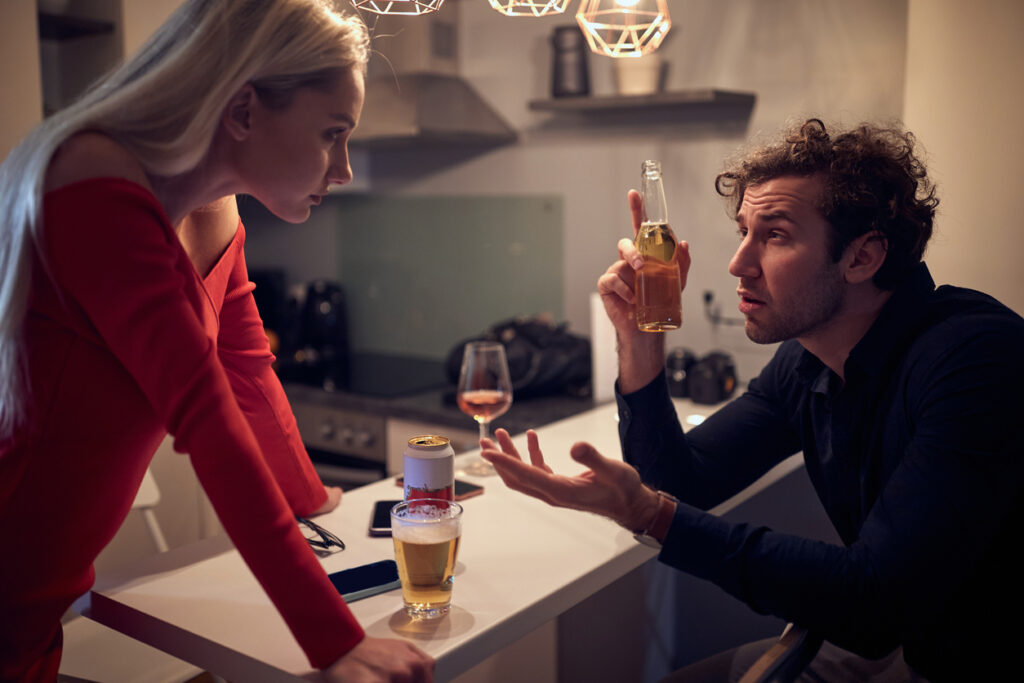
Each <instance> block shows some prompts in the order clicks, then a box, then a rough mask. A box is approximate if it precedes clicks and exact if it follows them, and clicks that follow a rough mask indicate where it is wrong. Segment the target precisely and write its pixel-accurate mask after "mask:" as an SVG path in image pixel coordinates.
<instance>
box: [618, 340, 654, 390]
mask: <svg viewBox="0 0 1024 683" xmlns="http://www.w3.org/2000/svg"><path fill="white" fill-rule="evenodd" d="M616 340H617V344H618V357H619V391H620V393H622V394H631V393H633V392H634V391H638V390H640V389H643V388H644V387H645V386H647V385H648V384H650V383H651V380H653V379H654V378H655V377H657V376H658V375H659V373H663V372H665V335H664V334H661V333H657V332H640V331H639V330H638V331H637V332H636V333H635V334H633V335H629V336H628V337H625V336H624V335H622V334H619V335H616Z"/></svg>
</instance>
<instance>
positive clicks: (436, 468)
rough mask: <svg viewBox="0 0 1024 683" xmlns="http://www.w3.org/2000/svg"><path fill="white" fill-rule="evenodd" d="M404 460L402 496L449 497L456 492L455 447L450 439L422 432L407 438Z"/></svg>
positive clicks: (449, 498)
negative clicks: (422, 433) (419, 434)
mask: <svg viewBox="0 0 1024 683" xmlns="http://www.w3.org/2000/svg"><path fill="white" fill-rule="evenodd" d="M403 457H404V460H405V464H404V466H405V474H404V477H405V500H415V499H417V498H438V499H441V500H452V498H453V497H454V493H455V449H454V448H452V443H451V439H449V438H448V437H446V436H438V435H437V434H425V435H422V436H414V437H412V438H411V439H409V443H408V444H407V445H406V447H405V452H404V453H403Z"/></svg>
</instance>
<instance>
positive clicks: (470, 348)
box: [456, 341, 512, 476]
mask: <svg viewBox="0 0 1024 683" xmlns="http://www.w3.org/2000/svg"><path fill="white" fill-rule="evenodd" d="M456 400H457V401H458V403H459V409H460V410H462V412H464V413H466V414H467V415H469V416H470V417H472V418H473V419H474V420H476V421H477V422H478V423H479V424H480V438H481V439H486V438H487V437H488V428H489V426H490V423H491V420H493V419H494V418H496V417H498V416H500V415H504V414H505V413H506V412H507V411H508V409H509V408H510V407H511V406H512V379H511V378H510V376H509V372H508V360H507V359H506V358H505V347H504V346H503V345H502V344H500V343H499V342H489V341H475V342H469V343H468V344H466V347H465V349H464V350H463V352H462V370H461V371H460V372H459V387H458V390H457V397H456ZM462 471H463V472H464V473H466V474H472V475H476V476H486V475H489V474H494V467H493V466H492V465H491V463H489V462H487V461H486V460H484V459H483V458H479V459H477V460H476V461H474V462H472V463H470V464H469V465H467V466H466V467H464V468H463V470H462Z"/></svg>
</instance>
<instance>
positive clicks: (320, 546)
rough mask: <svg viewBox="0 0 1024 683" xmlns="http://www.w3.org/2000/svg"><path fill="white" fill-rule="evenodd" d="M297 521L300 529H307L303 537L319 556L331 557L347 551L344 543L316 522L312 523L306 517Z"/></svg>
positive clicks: (303, 532)
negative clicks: (341, 551)
mask: <svg viewBox="0 0 1024 683" xmlns="http://www.w3.org/2000/svg"><path fill="white" fill-rule="evenodd" d="M295 520H296V521H297V522H298V523H299V525H300V527H305V528H303V529H302V535H303V536H305V537H306V543H308V544H309V545H310V546H311V547H312V548H313V550H314V551H315V552H316V553H317V554H318V555H331V554H332V553H336V552H338V551H339V550H344V549H345V542H344V541H342V540H341V539H340V538H338V537H337V536H335V535H334V534H332V533H331V532H330V531H328V530H327V529H325V528H323V527H322V526H320V525H319V524H317V523H316V522H313V521H310V520H308V519H306V518H305V517H296V518H295ZM332 548H337V550H332Z"/></svg>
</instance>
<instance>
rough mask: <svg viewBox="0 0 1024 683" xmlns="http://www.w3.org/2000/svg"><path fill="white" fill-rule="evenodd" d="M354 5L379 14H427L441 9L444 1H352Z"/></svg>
mask: <svg viewBox="0 0 1024 683" xmlns="http://www.w3.org/2000/svg"><path fill="white" fill-rule="evenodd" d="M352 4H353V5H355V7H356V9H364V10H368V11H370V12H376V13H377V14H426V13H427V12H435V11H437V10H439V9H441V5H443V4H444V0H352Z"/></svg>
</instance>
